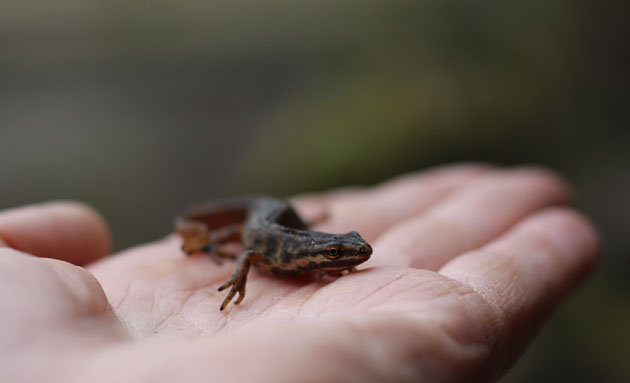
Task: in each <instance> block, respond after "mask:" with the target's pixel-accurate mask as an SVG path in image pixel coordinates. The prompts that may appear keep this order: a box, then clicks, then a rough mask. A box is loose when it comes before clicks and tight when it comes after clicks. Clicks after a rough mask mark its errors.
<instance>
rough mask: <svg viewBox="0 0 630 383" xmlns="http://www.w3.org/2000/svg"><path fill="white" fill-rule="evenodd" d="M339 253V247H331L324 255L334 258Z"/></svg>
mask: <svg viewBox="0 0 630 383" xmlns="http://www.w3.org/2000/svg"><path fill="white" fill-rule="evenodd" d="M340 255H341V249H337V248H334V247H331V248H330V249H328V254H327V255H326V256H327V257H328V258H329V259H335V258H337V257H339V256H340Z"/></svg>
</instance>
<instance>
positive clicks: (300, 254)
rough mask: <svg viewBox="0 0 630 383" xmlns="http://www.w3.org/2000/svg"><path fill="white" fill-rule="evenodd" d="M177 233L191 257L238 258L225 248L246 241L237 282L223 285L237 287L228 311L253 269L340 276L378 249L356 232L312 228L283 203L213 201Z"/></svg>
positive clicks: (183, 219) (182, 220)
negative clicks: (192, 255) (236, 242)
mask: <svg viewBox="0 0 630 383" xmlns="http://www.w3.org/2000/svg"><path fill="white" fill-rule="evenodd" d="M175 231H176V232H177V233H178V234H179V235H180V236H181V237H182V238H183V239H184V242H183V245H182V250H184V251H185V252H186V254H189V255H190V254H194V253H199V252H207V253H214V254H217V255H218V256H220V257H222V258H232V259H236V258H237V257H236V256H235V255H233V254H230V253H229V252H227V251H225V250H223V249H222V248H221V247H220V245H222V244H225V243H228V242H232V241H238V240H240V241H241V243H242V245H243V249H244V252H243V254H241V255H240V256H239V257H238V266H237V267H236V271H235V272H234V274H233V275H232V278H231V279H230V280H229V281H228V282H226V283H225V284H223V285H221V287H219V291H222V290H224V289H226V288H228V287H231V289H230V292H229V293H228V295H227V297H226V298H225V300H224V301H223V304H222V305H221V310H223V309H224V308H225V307H226V306H227V305H228V304H229V303H230V301H231V300H232V298H233V297H234V295H236V293H237V292H238V293H239V297H238V299H237V300H236V301H235V302H234V303H235V304H239V303H240V302H241V301H242V300H243V298H244V297H245V285H246V283H247V273H248V272H249V268H250V266H252V265H253V266H254V267H256V268H257V269H259V270H261V271H263V272H265V273H268V274H272V275H274V276H278V277H290V276H297V275H302V274H306V273H312V272H319V273H330V274H333V275H340V273H341V272H342V271H345V270H347V271H352V270H353V269H354V267H355V266H357V265H358V264H360V263H363V262H365V261H367V260H368V259H369V258H370V255H371V254H372V248H371V247H370V245H369V244H368V243H367V242H366V241H365V240H364V239H363V238H361V236H360V235H359V234H358V233H357V232H356V231H351V232H349V233H345V234H329V233H321V232H317V231H310V230H308V225H307V224H306V223H304V221H302V220H301V219H300V217H299V216H298V215H297V213H296V212H295V210H293V208H292V207H291V205H290V204H289V203H288V202H286V201H283V200H279V199H275V198H269V197H256V198H240V199H232V200H225V201H218V202H215V203H208V204H205V205H201V206H198V207H195V208H193V209H191V210H190V211H188V212H186V213H184V214H182V215H181V216H180V217H179V218H178V219H177V220H176V223H175Z"/></svg>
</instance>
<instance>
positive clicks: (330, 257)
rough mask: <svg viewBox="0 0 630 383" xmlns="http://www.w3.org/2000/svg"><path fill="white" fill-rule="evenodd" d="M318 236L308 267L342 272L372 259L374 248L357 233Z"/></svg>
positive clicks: (311, 251)
mask: <svg viewBox="0 0 630 383" xmlns="http://www.w3.org/2000/svg"><path fill="white" fill-rule="evenodd" d="M314 234H316V241H314V243H311V246H310V249H309V255H308V256H307V259H308V265H306V266H307V267H311V268H313V269H317V270H322V271H340V270H346V269H350V268H352V267H354V266H357V265H359V264H361V263H363V262H365V261H367V260H368V259H369V258H370V255H372V247H371V246H370V245H369V244H368V243H367V242H366V241H365V240H364V239H363V238H361V236H360V235H359V233H357V232H356V231H351V232H349V233H346V234H327V233H314Z"/></svg>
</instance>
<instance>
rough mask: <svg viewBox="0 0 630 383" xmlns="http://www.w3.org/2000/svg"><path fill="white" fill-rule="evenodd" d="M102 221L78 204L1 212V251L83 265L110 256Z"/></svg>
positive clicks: (59, 204) (104, 225)
mask: <svg viewBox="0 0 630 383" xmlns="http://www.w3.org/2000/svg"><path fill="white" fill-rule="evenodd" d="M110 242H111V241H110V234H109V230H108V228H107V225H106V223H105V221H104V220H103V218H101V216H100V215H99V214H98V213H97V212H96V211H95V210H94V209H92V208H90V207H88V206H86V205H83V204H80V203H76V202H49V203H44V204H37V205H29V206H24V207H18V208H13V209H8V210H4V211H0V247H10V248H13V249H15V250H19V251H22V252H25V253H29V254H32V255H35V256H38V257H44V258H55V259H60V260H65V261H68V262H70V263H73V264H75V265H84V264H86V263H89V262H92V261H94V260H96V259H98V258H101V257H104V256H105V255H107V254H108V253H109V252H110V246H111V245H110Z"/></svg>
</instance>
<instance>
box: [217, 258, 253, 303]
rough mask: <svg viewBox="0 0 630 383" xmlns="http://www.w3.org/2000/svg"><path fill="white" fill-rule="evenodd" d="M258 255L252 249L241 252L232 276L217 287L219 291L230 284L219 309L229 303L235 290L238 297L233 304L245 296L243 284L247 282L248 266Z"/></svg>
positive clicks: (239, 301)
mask: <svg viewBox="0 0 630 383" xmlns="http://www.w3.org/2000/svg"><path fill="white" fill-rule="evenodd" d="M258 257H260V255H259V254H257V253H254V252H253V251H252V250H247V251H245V252H244V253H243V254H241V257H240V258H239V262H238V266H237V267H236V271H234V274H232V278H231V279H230V280H229V281H227V282H226V283H224V284H222V285H221V286H220V287H219V291H223V290H225V289H227V288H228V287H230V286H232V288H231V289H230V292H229V293H228V295H227V297H225V300H224V301H223V303H222V304H221V308H220V310H221V311H223V309H224V308H225V307H226V306H227V305H228V304H229V303H230V301H231V300H232V298H234V295H236V293H237V292H238V299H237V300H236V301H235V302H234V304H235V305H237V304H239V303H241V301H242V300H243V298H245V284H246V283H247V273H248V272H249V267H250V266H251V264H252V262H253V261H254V260H255V259H256V258H258Z"/></svg>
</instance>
